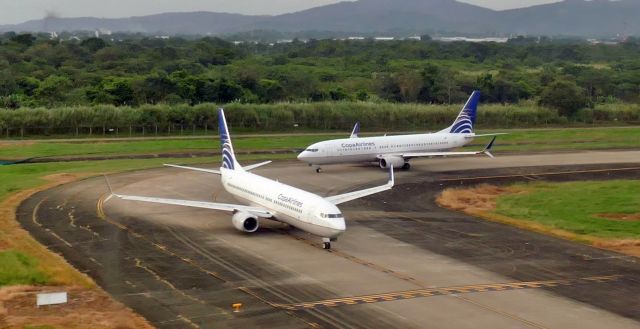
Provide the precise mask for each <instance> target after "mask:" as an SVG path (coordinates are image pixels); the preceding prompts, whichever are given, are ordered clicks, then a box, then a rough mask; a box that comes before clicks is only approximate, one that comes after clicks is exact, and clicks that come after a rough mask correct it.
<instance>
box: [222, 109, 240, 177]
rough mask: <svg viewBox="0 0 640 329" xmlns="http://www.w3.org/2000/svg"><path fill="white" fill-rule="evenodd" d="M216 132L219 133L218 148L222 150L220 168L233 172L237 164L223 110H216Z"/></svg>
mask: <svg viewBox="0 0 640 329" xmlns="http://www.w3.org/2000/svg"><path fill="white" fill-rule="evenodd" d="M218 131H219V132H220V146H221V148H222V167H224V168H227V169H231V170H234V169H235V166H236V163H237V162H236V157H235V154H234V153H233V145H232V144H231V136H230V135H229V129H228V128H227V120H226V119H225V117H224V110H223V109H219V110H218Z"/></svg>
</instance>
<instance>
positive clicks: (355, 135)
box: [351, 121, 360, 138]
mask: <svg viewBox="0 0 640 329" xmlns="http://www.w3.org/2000/svg"><path fill="white" fill-rule="evenodd" d="M358 134H360V121H358V122H356V125H355V126H353V130H352V131H351V138H358Z"/></svg>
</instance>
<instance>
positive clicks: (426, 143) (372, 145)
mask: <svg viewBox="0 0 640 329" xmlns="http://www.w3.org/2000/svg"><path fill="white" fill-rule="evenodd" d="M479 101H480V92H479V91H474V92H473V93H472V94H471V97H469V100H468V101H467V103H466V104H465V105H464V107H463V108H462V111H460V114H459V115H458V117H457V118H456V120H455V121H454V122H453V124H452V125H451V126H449V127H448V128H446V129H443V130H441V131H439V132H436V133H430V134H413V135H398V136H380V137H362V138H360V137H358V133H359V132H360V124H359V123H356V125H355V127H354V128H353V132H352V133H351V137H350V138H345V139H334V140H328V141H324V142H319V143H316V144H313V145H311V146H309V147H308V148H307V149H305V150H304V151H302V153H300V154H299V155H298V159H299V160H302V161H304V162H307V163H309V165H310V166H313V167H315V168H316V171H317V172H320V166H322V165H328V164H336V163H361V162H378V164H379V165H380V168H390V167H395V168H402V169H405V170H408V169H409V168H411V165H409V160H411V159H413V158H419V157H436V156H452V155H478V154H486V155H488V156H489V157H493V155H491V153H490V151H491V147H493V143H494V141H495V139H496V138H495V136H496V135H502V134H485V135H476V134H475V133H474V132H473V125H474V124H475V122H476V111H477V108H478V102H479ZM481 136H494V138H493V139H492V140H491V142H490V143H489V144H488V145H487V146H486V147H485V149H484V150H482V151H478V152H451V151H450V150H452V149H455V148H458V147H461V146H464V145H466V144H468V143H470V142H471V141H473V139H474V138H475V137H481Z"/></svg>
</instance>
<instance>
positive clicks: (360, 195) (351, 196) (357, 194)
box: [325, 166, 395, 205]
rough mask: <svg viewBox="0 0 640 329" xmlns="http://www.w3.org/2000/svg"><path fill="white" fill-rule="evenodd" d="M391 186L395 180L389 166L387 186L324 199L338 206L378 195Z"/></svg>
mask: <svg viewBox="0 0 640 329" xmlns="http://www.w3.org/2000/svg"><path fill="white" fill-rule="evenodd" d="M393 185H395V178H394V174H393V166H391V167H390V168H389V181H388V182H387V184H385V185H381V186H377V187H372V188H368V189H364V190H360V191H355V192H349V193H345V194H340V195H334V196H330V197H326V198H325V199H326V200H327V201H329V202H331V203H333V204H335V205H339V204H341V203H345V202H349V201H352V200H356V199H360V198H364V197H366V196H369V195H372V194H376V193H380V192H384V191H387V190H390V189H391V188H392V187H393Z"/></svg>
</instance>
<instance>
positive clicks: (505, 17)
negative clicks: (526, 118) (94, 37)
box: [0, 0, 640, 36]
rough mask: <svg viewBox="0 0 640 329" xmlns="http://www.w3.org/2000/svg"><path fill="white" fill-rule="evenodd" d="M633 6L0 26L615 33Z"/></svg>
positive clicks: (335, 11) (424, 3)
mask: <svg viewBox="0 0 640 329" xmlns="http://www.w3.org/2000/svg"><path fill="white" fill-rule="evenodd" d="M638 14H640V0H618V1H609V0H593V1H584V0H565V1H563V2H559V3H552V4H547V5H540V6H533V7H528V8H520V9H513V10H505V11H494V10H491V9H487V8H483V7H478V6H474V5H470V4H467V3H462V2H458V1H455V0H359V1H355V2H340V3H336V4H332V5H327V6H321V7H316V8H312V9H308V10H304V11H299V12H295V13H290V14H284V15H277V16H248V15H239V14H226V13H211V12H192V13H167V14H159V15H151V16H142V17H130V18H118V19H100V18H91V17H86V18H48V19H42V20H33V21H28V22H25V23H22V24H16V25H0V31H45V32H51V31H56V32H60V31H79V30H97V29H108V30H111V31H114V32H142V33H150V34H226V33H237V32H243V31H251V30H274V31H280V32H302V31H336V32H352V33H374V32H377V33H384V32H392V31H403V32H406V33H416V34H421V33H434V32H450V33H459V34H474V35H480V34H485V35H495V34H507V35H508V34H527V35H567V36H615V35H619V34H631V35H640V20H638V19H637V16H638Z"/></svg>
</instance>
